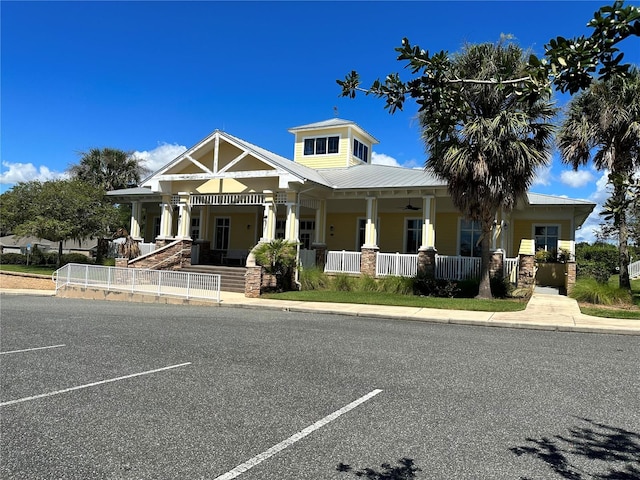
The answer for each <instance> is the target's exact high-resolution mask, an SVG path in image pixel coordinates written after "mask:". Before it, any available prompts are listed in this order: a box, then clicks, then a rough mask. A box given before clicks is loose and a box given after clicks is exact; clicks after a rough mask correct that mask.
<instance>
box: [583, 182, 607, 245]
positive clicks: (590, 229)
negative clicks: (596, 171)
mask: <svg viewBox="0 0 640 480" xmlns="http://www.w3.org/2000/svg"><path fill="white" fill-rule="evenodd" d="M608 179H609V171H608V170H605V171H603V172H602V174H601V175H600V178H598V180H597V181H596V190H595V191H594V192H593V193H592V194H591V195H590V196H589V201H591V202H594V203H595V204H596V206H595V208H594V209H593V212H591V215H589V216H588V217H587V219H586V220H585V222H584V223H583V224H582V228H581V229H580V230H578V231H577V232H576V241H577V242H589V243H593V242H595V240H596V235H595V231H596V230H599V229H600V224H601V223H602V221H603V219H602V216H601V215H600V212H601V211H602V205H603V204H604V202H606V201H607V199H608V198H609V196H610V195H611V190H610V189H611V187H610V185H608Z"/></svg>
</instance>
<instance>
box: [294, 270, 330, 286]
mask: <svg viewBox="0 0 640 480" xmlns="http://www.w3.org/2000/svg"><path fill="white" fill-rule="evenodd" d="M330 283H331V282H330V280H329V277H327V275H326V274H325V273H324V271H323V270H322V269H321V268H317V267H313V268H303V269H300V285H301V288H302V290H324V289H326V288H328V287H329V285H330Z"/></svg>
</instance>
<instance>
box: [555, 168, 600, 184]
mask: <svg viewBox="0 0 640 480" xmlns="http://www.w3.org/2000/svg"><path fill="white" fill-rule="evenodd" d="M560 181H561V182H562V183H564V184H565V185H569V186H570V187H573V188H580V187H584V186H585V185H587V184H588V183H590V182H592V181H593V174H592V173H591V172H590V171H588V170H578V171H575V170H565V171H564V172H562V173H561V174H560Z"/></svg>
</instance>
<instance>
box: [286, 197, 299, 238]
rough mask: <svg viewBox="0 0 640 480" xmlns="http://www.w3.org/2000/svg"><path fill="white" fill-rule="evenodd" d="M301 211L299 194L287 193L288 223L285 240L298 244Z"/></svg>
mask: <svg viewBox="0 0 640 480" xmlns="http://www.w3.org/2000/svg"><path fill="white" fill-rule="evenodd" d="M299 209H300V204H299V203H298V192H287V222H286V224H285V227H284V229H285V232H284V238H285V240H287V241H288V242H293V243H298V242H299V241H300V239H299V238H298V237H299V230H300V223H299V215H298V211H299Z"/></svg>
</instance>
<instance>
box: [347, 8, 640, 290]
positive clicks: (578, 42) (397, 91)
mask: <svg viewBox="0 0 640 480" xmlns="http://www.w3.org/2000/svg"><path fill="white" fill-rule="evenodd" d="M588 26H589V27H590V28H592V29H593V33H592V35H590V36H588V37H584V36H583V37H577V38H573V39H566V38H564V37H556V38H555V39H552V40H550V42H549V44H547V45H545V55H544V57H543V58H538V57H537V56H536V55H533V54H530V55H529V57H528V59H527V61H526V63H525V64H524V65H520V64H519V65H518V68H498V69H495V70H494V71H493V72H492V74H491V75H487V70H486V69H484V68H480V66H482V65H483V64H482V62H480V63H477V65H478V68H477V69H475V70H474V69H473V66H472V65H470V68H466V69H461V68H460V66H459V65H458V63H459V62H460V58H459V57H456V56H451V55H449V53H448V52H446V51H444V50H442V51H439V52H435V53H430V52H429V51H428V50H424V49H422V48H420V47H419V46H417V45H415V46H414V45H412V44H411V43H410V41H409V40H408V39H407V38H404V39H403V40H402V44H401V46H400V47H398V48H396V49H395V50H396V52H397V53H398V56H397V59H398V60H399V61H401V62H405V68H406V69H407V70H408V71H409V72H410V74H411V79H410V80H408V81H405V80H403V79H401V77H400V75H399V74H398V73H391V74H389V75H387V76H386V77H385V79H384V80H380V79H377V80H375V81H374V82H373V83H372V84H371V86H370V87H369V88H363V87H361V81H360V76H359V74H358V73H357V72H356V71H351V72H350V73H349V74H348V75H346V77H345V78H344V80H337V83H338V85H340V87H341V89H342V93H341V94H342V96H346V97H350V98H354V97H355V96H356V94H357V92H364V93H365V94H367V95H373V96H375V97H377V98H382V99H384V101H385V104H384V108H385V109H387V110H388V111H389V113H391V114H393V113H395V112H396V111H397V110H402V109H403V107H404V104H405V102H406V101H407V99H412V100H413V101H415V103H416V104H417V106H418V115H419V117H420V118H421V121H422V127H423V138H424V139H425V142H426V145H427V151H428V153H429V155H430V156H433V157H435V163H436V164H443V165H447V164H448V166H446V167H445V168H443V169H440V168H439V169H437V170H435V169H434V171H435V172H436V173H438V175H439V176H441V177H443V178H446V179H447V180H448V181H449V189H450V192H451V193H452V198H454V202H455V203H456V206H458V208H460V210H461V211H462V213H463V214H465V215H467V216H469V217H471V218H476V219H481V221H482V223H483V226H482V229H483V237H485V236H487V234H488V231H487V230H486V229H487V221H488V220H487V219H488V217H489V212H490V211H494V212H495V208H496V205H503V206H504V207H506V208H507V209H508V208H510V206H512V205H513V202H514V201H516V200H517V197H518V193H519V192H520V193H522V190H521V188H522V187H523V186H525V185H526V186H527V187H528V185H529V183H530V182H531V180H532V178H533V177H532V176H531V172H532V169H534V168H536V167H538V166H541V165H543V164H544V163H545V161H546V160H545V159H544V158H545V156H546V155H547V145H546V141H547V139H548V137H549V134H550V132H551V130H550V129H549V127H548V126H546V125H545V126H543V124H544V123H546V122H542V123H541V124H540V126H539V128H537V129H536V128H534V125H533V124H531V125H527V122H526V121H525V122H523V124H525V125H527V127H526V128H527V129H526V130H525V132H524V138H527V139H528V142H519V143H518V142H514V135H513V132H512V133H508V132H507V131H505V129H504V123H503V122H504V121H505V120H506V118H505V117H507V116H509V117H510V118H513V117H512V115H510V112H509V115H507V112H505V115H504V116H502V117H501V116H500V115H494V114H493V113H492V114H491V115H487V116H485V114H484V113H483V109H482V108H480V109H478V108H476V107H477V106H476V105H474V104H473V103H470V102H469V98H470V95H473V93H471V92H474V91H479V90H480V91H482V90H481V89H482V88H486V87H490V89H491V90H492V93H490V92H485V93H484V95H485V96H486V98H487V100H488V101H489V102H491V101H495V97H500V98H502V99H503V101H504V102H505V104H511V105H512V108H513V111H516V110H517V108H516V107H515V106H514V103H515V102H516V101H517V102H518V103H520V104H521V105H520V107H519V108H520V109H521V110H522V111H523V112H526V113H524V114H525V115H527V114H529V115H533V116H534V118H536V113H535V109H536V108H538V109H540V110H539V111H538V115H539V116H538V117H537V118H540V119H548V118H549V116H548V113H549V107H548V106H544V107H543V106H542V105H543V104H542V103H541V102H544V101H545V100H546V99H548V98H549V97H550V95H551V93H552V91H553V90H554V89H555V90H559V91H561V92H569V93H571V94H573V93H576V92H578V91H580V90H582V89H585V88H587V87H588V86H589V85H591V83H592V82H593V81H594V80H595V79H601V80H603V81H606V80H608V79H610V78H613V77H625V76H627V75H628V74H629V69H630V66H629V65H628V64H625V63H623V62H622V60H623V54H622V53H621V52H620V51H619V49H618V44H619V43H620V42H621V41H623V40H625V39H627V38H628V37H630V36H640V8H638V7H636V6H625V5H624V2H623V1H616V2H614V3H613V4H612V5H611V6H604V7H602V8H600V9H599V10H598V11H597V12H595V13H594V17H593V19H592V20H591V21H590V22H589V23H588ZM503 40H504V39H503ZM478 98H479V97H478ZM474 120H475V121H474ZM514 132H515V131H514ZM496 133H499V134H504V135H501V138H504V142H502V141H498V140H497V139H496V138H494V136H495V134H496ZM487 140H489V142H487ZM465 142H466V146H465ZM487 143H489V144H494V146H492V147H488V146H487ZM510 149H513V150H515V149H519V152H517V153H518V155H517V157H518V158H520V159H524V160H525V161H526V162H530V165H529V166H527V165H524V164H520V163H518V162H520V160H516V157H514V156H513V151H512V152H511V153H508V152H509V150H510ZM472 152H473V153H474V154H475V155H476V156H477V159H479V160H480V161H473V162H469V158H470V154H471V153H472ZM498 152H500V153H499V154H498ZM505 153H506V155H505ZM488 155H494V156H496V157H497V158H498V160H497V161H496V164H499V165H501V166H502V167H503V168H505V167H506V168H507V169H509V168H511V167H510V166H508V165H509V162H514V161H515V162H516V163H514V164H513V167H515V168H514V169H515V170H516V171H517V172H518V173H517V174H515V175H512V176H511V177H509V176H508V175H505V176H503V177H500V176H495V179H496V181H495V183H494V184H492V180H491V177H492V172H491V167H490V166H489V163H488V160H487V158H488ZM444 160H446V161H444ZM461 160H464V163H467V164H468V165H469V166H471V168H469V167H462V165H463V162H462V161H461ZM500 162H502V163H500ZM432 163H433V162H432V160H431V158H429V159H428V160H427V164H426V166H427V168H429V166H430V165H431V164H432ZM479 178H485V180H487V183H486V184H484V185H483V186H482V187H480V185H481V183H479V182H477V179H479ZM510 178H511V179H515V183H514V186H513V188H512V189H511V185H512V183H511V182H510V181H509V179H510ZM469 180H471V181H469ZM500 188H505V189H507V192H506V195H505V198H504V199H501V200H499V201H497V200H498V198H497V197H499V195H497V196H493V197H492V196H491V195H486V196H485V195H483V193H484V192H488V193H491V192H494V191H497V190H499V189H500ZM509 190H511V191H509ZM456 198H457V200H456ZM477 199H479V201H477ZM485 248H486V245H483V262H482V263H483V278H482V287H481V291H480V296H486V295H487V287H486V285H488V277H487V278H485V277H486V275H487V271H488V256H487V253H486V252H485Z"/></svg>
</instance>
